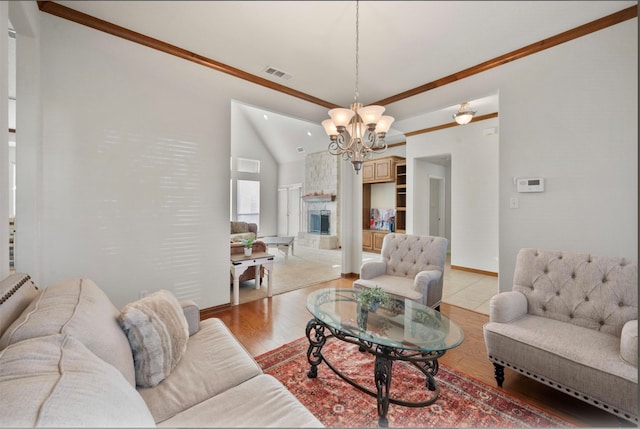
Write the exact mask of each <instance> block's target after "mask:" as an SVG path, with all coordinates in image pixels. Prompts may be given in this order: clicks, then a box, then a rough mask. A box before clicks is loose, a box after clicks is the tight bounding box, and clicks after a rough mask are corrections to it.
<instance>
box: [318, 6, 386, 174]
mask: <svg viewBox="0 0 640 429" xmlns="http://www.w3.org/2000/svg"><path fill="white" fill-rule="evenodd" d="M359 15H360V13H359V2H358V1H356V90H355V95H354V96H353V103H352V104H351V106H350V108H349V109H344V108H337V109H331V110H329V116H330V117H331V119H325V120H324V121H322V126H323V127H324V130H325V132H326V133H327V135H328V136H329V138H330V139H331V142H330V143H329V153H330V154H331V155H336V156H341V157H342V159H344V160H345V161H347V160H351V164H352V165H353V169H354V170H355V172H356V174H358V172H359V171H360V169H361V168H362V163H363V162H364V161H365V160H366V159H368V158H370V157H371V153H382V152H384V151H385V150H387V144H386V143H385V141H384V138H385V136H386V134H387V131H389V128H390V127H391V124H392V123H393V121H394V120H395V119H394V118H393V117H391V116H383V115H382V114H383V113H384V107H382V106H376V105H371V106H363V105H362V103H359V102H358V74H359V41H360V34H359V21H360V16H359Z"/></svg>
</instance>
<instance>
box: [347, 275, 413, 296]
mask: <svg viewBox="0 0 640 429" xmlns="http://www.w3.org/2000/svg"><path fill="white" fill-rule="evenodd" d="M413 283H414V282H413V278H408V277H401V276H390V275H388V274H383V275H381V276H378V277H376V278H375V279H373V280H364V279H358V280H356V281H355V282H354V283H353V287H355V288H369V289H373V288H375V287H376V286H380V287H382V288H383V289H384V290H385V292H387V293H390V294H392V295H396V296H398V297H403V298H409V299H410V300H412V301H420V300H422V293H420V292H418V291H417V290H416V289H415V287H414V286H413Z"/></svg>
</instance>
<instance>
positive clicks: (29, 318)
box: [0, 278, 135, 386]
mask: <svg viewBox="0 0 640 429" xmlns="http://www.w3.org/2000/svg"><path fill="white" fill-rule="evenodd" d="M119 314H120V312H119V311H118V309H117V308H116V307H114V305H113V304H112V303H111V301H110V300H109V298H108V297H107V295H105V293H104V292H103V291H102V290H101V289H100V288H99V287H98V286H97V285H96V284H95V283H94V282H93V281H91V280H90V279H83V278H75V279H68V280H64V281H62V282H60V283H58V284H56V285H54V286H50V287H48V288H46V289H44V290H43V291H42V292H41V293H40V295H38V297H37V298H36V299H34V300H33V301H31V303H30V304H29V306H28V307H27V308H26V309H25V310H24V311H23V312H22V314H21V315H20V317H18V318H17V319H16V320H15V321H14V322H13V323H12V324H11V326H10V327H9V328H7V330H6V331H5V332H4V334H2V337H0V349H2V348H4V347H7V346H8V345H10V344H14V343H17V342H18V341H23V340H26V339H29V338H36V337H42V336H46V335H53V334H69V335H72V336H73V337H75V338H77V339H78V340H79V341H80V342H82V344H84V345H85V346H86V347H87V348H88V349H89V350H91V351H92V352H93V353H95V354H96V355H97V356H98V357H99V358H100V359H103V360H104V361H106V362H107V363H110V364H111V365H113V366H115V367H116V368H117V369H118V370H120V372H121V373H122V374H123V375H124V376H125V378H126V379H127V380H128V381H129V383H131V385H132V386H135V375H134V369H133V357H132V355H131V348H130V347H129V341H128V340H127V336H126V335H125V333H124V332H123V331H122V329H121V328H120V325H118V322H117V320H116V318H117V317H118V315H119Z"/></svg>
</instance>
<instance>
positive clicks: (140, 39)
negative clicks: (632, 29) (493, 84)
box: [38, 1, 638, 109]
mask: <svg viewBox="0 0 640 429" xmlns="http://www.w3.org/2000/svg"><path fill="white" fill-rule="evenodd" d="M38 8H39V9H40V11H42V12H46V13H49V14H52V15H55V16H57V17H59V18H64V19H67V20H69V21H73V22H76V23H78V24H81V25H86V26H87V27H91V28H94V29H96V30H99V31H103V32H105V33H108V34H111V35H113V36H116V37H120V38H123V39H126V40H129V41H131V42H135V43H139V44H141V45H144V46H147V47H149V48H152V49H157V50H159V51H162V52H165V53H167V54H170V55H174V56H176V57H179V58H182V59H185V60H187V61H192V62H194V63H196V64H200V65H202V66H205V67H208V68H211V69H213V70H216V71H219V72H222V73H226V74H229V75H231V76H234V77H237V78H239V79H243V80H246V81H249V82H251V83H254V84H256V85H261V86H264V87H266V88H269V89H272V90H274V91H278V92H282V93H284V94H287V95H290V96H292V97H296V98H300V99H302V100H305V101H308V102H310V103H314V104H317V105H319V106H322V107H325V108H327V109H333V108H336V107H341V106H339V105H337V104H333V103H330V102H328V101H325V100H321V99H319V98H317V97H314V96H312V95H309V94H306V93H304V92H301V91H297V90H295V89H292V88H289V87H287V86H284V85H280V84H278V83H275V82H272V81H270V80H268V79H264V78H262V77H259V76H256V75H253V74H251V73H247V72H245V71H243V70H240V69H237V68H235V67H232V66H229V65H227V64H224V63H221V62H219V61H216V60H213V59H211V58H207V57H205V56H202V55H198V54H196V53H194V52H191V51H187V50H186V49H182V48H179V47H177V46H174V45H171V44H169V43H166V42H163V41H161V40H158V39H154V38H152V37H148V36H145V35H144V34H140V33H137V32H135V31H132V30H129V29H127V28H124V27H120V26H118V25H115V24H112V23H110V22H108V21H104V20H102V19H98V18H95V17H93V16H91V15H87V14H85V13H82V12H78V11H76V10H74V9H71V8H69V7H66V6H63V5H61V4H58V3H56V2H53V1H38ZM637 17H638V7H637V6H631V7H628V8H626V9H623V10H621V11H619V12H616V13H612V14H611V15H607V16H605V17H603V18H600V19H596V20H595V21H591V22H589V23H587V24H584V25H581V26H579V27H576V28H573V29H571V30H568V31H565V32H563V33H560V34H557V35H555V36H551V37H549V38H547V39H544V40H541V41H539V42H535V43H532V44H530V45H528V46H525V47H523V48H520V49H517V50H515V51H511V52H509V53H507V54H504V55H501V56H499V57H496V58H493V59H490V60H488V61H485V62H483V63H481V64H478V65H475V66H473V67H469V68H467V69H464V70H462V71H459V72H457V73H453V74H450V75H449V76H446V77H443V78H440V79H437V80H434V81H432V82H429V83H425V84H424V85H420V86H418V87H416V88H413V89H409V90H407V91H404V92H401V93H399V94H396V95H393V96H391V97H387V98H384V99H382V100H379V101H376V102H374V103H371V104H379V105H383V106H385V105H388V104H392V103H395V102H398V101H400V100H404V99H406V98H409V97H413V96H415V95H418V94H421V93H423V92H427V91H430V90H432V89H435V88H439V87H441V86H445V85H448V84H450V83H453V82H456V81H458V80H462V79H464V78H467V77H469V76H473V75H475V74H478V73H482V72H484V71H487V70H490V69H492V68H494V67H498V66H501V65H504V64H507V63H509V62H511V61H515V60H519V59H521V58H524V57H527V56H529V55H533V54H535V53H538V52H540V51H543V50H545V49H549V48H552V47H554V46H557V45H559V44H561V43H565V42H568V41H570V40H574V39H577V38H579V37H582V36H585V35H587V34H591V33H594V32H596V31H599V30H602V29H604V28H607V27H610V26H613V25H616V24H619V23H621V22H624V21H627V20H629V19H633V18H637Z"/></svg>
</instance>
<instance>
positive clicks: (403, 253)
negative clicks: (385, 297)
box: [353, 233, 449, 309]
mask: <svg viewBox="0 0 640 429" xmlns="http://www.w3.org/2000/svg"><path fill="white" fill-rule="evenodd" d="M448 244H449V240H447V239H446V238H443V237H430V236H426V235H406V234H394V233H390V234H387V235H386V236H385V237H384V240H383V242H382V254H381V255H382V259H381V260H380V261H367V262H365V263H363V264H362V266H361V267H360V278H359V279H358V280H356V281H355V282H354V283H353V287H354V288H373V287H375V286H379V287H381V288H382V289H384V290H385V291H387V292H388V293H390V294H391V295H394V296H396V297H398V298H403V299H404V298H408V299H410V300H412V301H416V302H419V303H421V304H424V305H427V306H429V307H432V308H436V309H438V308H439V307H440V301H441V300H442V284H443V275H444V265H445V261H446V257H447V246H448Z"/></svg>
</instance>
